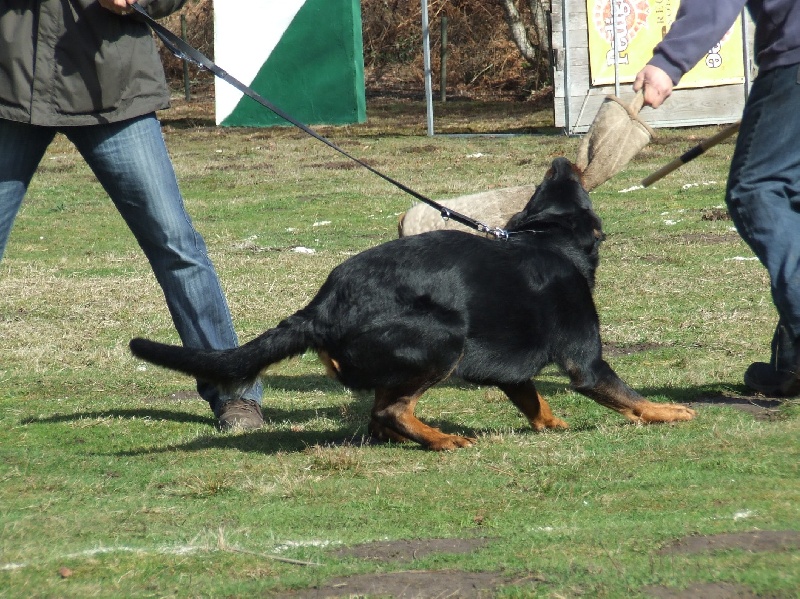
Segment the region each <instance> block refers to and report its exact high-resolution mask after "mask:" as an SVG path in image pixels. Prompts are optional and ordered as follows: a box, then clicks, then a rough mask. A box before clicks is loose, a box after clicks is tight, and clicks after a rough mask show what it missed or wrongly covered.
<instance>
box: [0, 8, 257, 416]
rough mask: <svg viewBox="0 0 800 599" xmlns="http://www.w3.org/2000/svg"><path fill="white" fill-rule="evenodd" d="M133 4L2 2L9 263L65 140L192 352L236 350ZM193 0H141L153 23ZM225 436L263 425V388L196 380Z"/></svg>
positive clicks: (0, 239) (1, 142) (154, 62)
mask: <svg viewBox="0 0 800 599" xmlns="http://www.w3.org/2000/svg"><path fill="white" fill-rule="evenodd" d="M134 1H135V0H69V1H67V0H20V1H18V2H14V3H11V4H9V3H7V2H6V3H4V4H3V6H0V258H2V255H3V252H4V250H5V247H6V243H7V241H8V238H9V235H10V233H11V228H12V226H13V223H14V219H15V218H16V215H17V212H18V211H19V208H20V205H21V203H22V200H23V196H24V195H25V192H26V191H27V188H28V185H29V184H30V181H31V179H32V177H33V175H34V172H35V171H36V169H37V167H38V165H39V162H40V161H41V159H42V157H43V155H44V153H45V150H46V149H47V147H48V146H49V145H50V142H52V141H53V138H54V137H55V135H56V133H62V134H63V135H65V136H66V137H67V139H69V140H70V141H71V142H72V143H73V144H74V145H75V147H76V148H77V149H78V151H79V152H80V153H81V156H82V157H83V158H84V160H86V162H87V163H88V165H89V166H90V167H91V169H92V171H93V172H94V174H95V176H96V177H97V178H98V180H99V181H100V183H101V184H102V185H103V188H104V189H105V191H106V192H107V193H108V195H109V196H110V198H111V200H112V202H113V203H114V205H115V207H116V208H117V210H118V211H119V213H120V215H121V216H122V218H123V219H124V220H125V223H126V224H127V225H128V227H129V228H130V230H131V232H132V233H133V235H134V237H135V238H136V240H137V242H138V243H139V245H140V247H141V248H142V250H143V252H144V254H145V256H146V257H147V260H148V261H149V263H150V266H151V268H152V269H153V273H154V274H155V277H156V279H157V281H158V283H159V285H160V286H161V289H162V290H163V292H164V296H165V298H166V302H167V306H168V308H169V311H170V314H171V316H172V320H173V322H174V324H175V327H176V329H177V331H178V334H179V335H180V338H181V341H182V342H183V344H184V345H185V346H187V347H195V348H207V349H227V348H232V347H236V346H237V345H238V340H237V337H236V333H235V332H234V329H233V323H232V319H231V314H230V310H229V308H228V304H227V301H226V300H225V296H224V294H223V292H222V288H221V286H220V283H219V280H218V278H217V273H216V271H215V269H214V266H213V264H212V263H211V261H210V259H209V257H208V253H207V249H206V245H205V242H204V240H203V238H202V237H201V235H200V234H199V233H198V232H197V231H196V230H195V228H194V226H193V225H192V222H191V219H190V218H189V215H188V214H187V212H186V210H185V208H184V203H183V198H182V196H181V193H180V190H179V189H178V183H177V180H176V177H175V172H174V169H173V166H172V162H171V160H170V158H169V155H168V153H167V149H166V145H165V143H164V138H163V135H162V132H161V125H160V123H159V121H158V120H157V118H156V114H155V111H156V110H162V109H164V108H167V107H168V106H169V89H168V87H167V83H166V79H165V76H164V69H163V66H162V64H161V61H160V59H159V56H158V52H157V49H156V46H155V43H154V41H153V37H152V34H151V32H150V29H149V28H148V26H147V25H146V24H144V23H142V22H139V21H138V20H137V19H136V18H135V17H132V16H129V15H130V14H131V13H132V12H133V11H132V9H131V8H130V6H129V5H130V4H132V3H133V2H134ZM185 2H186V0H139V4H140V5H141V6H142V7H144V8H145V9H146V10H147V11H148V13H149V14H151V15H152V16H153V17H156V18H161V17H164V16H167V15H168V14H170V13H172V12H175V11H177V10H178V9H180V8H181V6H182V5H183V4H184V3H185ZM197 389H198V392H199V394H200V395H201V396H202V397H203V398H204V399H205V400H206V401H208V403H209V404H210V406H211V408H212V410H213V411H214V414H215V415H216V417H217V419H218V424H219V426H220V428H221V429H229V428H234V427H238V428H243V429H252V428H257V427H260V426H261V425H262V424H263V422H264V421H263V417H262V414H261V407H260V403H261V385H260V384H255V385H253V386H252V387H250V388H248V389H246V390H245V391H244V392H243V393H242V394H241V395H240V394H237V395H235V396H234V395H224V394H220V393H219V392H218V391H217V390H216V389H215V388H214V387H213V386H211V385H208V384H205V383H202V382H198V385H197Z"/></svg>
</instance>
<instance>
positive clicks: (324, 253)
mask: <svg viewBox="0 0 800 599" xmlns="http://www.w3.org/2000/svg"><path fill="white" fill-rule="evenodd" d="M437 111H438V112H437V130H439V131H441V132H445V133H478V132H500V133H515V134H517V135H513V136H511V135H505V136H499V137H498V136H495V137H489V136H462V135H458V136H453V135H437V136H435V137H432V138H431V137H427V136H425V130H424V122H425V119H424V117H425V115H424V106H423V105H422V104H421V103H409V102H393V101H388V100H381V101H374V102H372V103H371V104H370V106H369V117H370V118H369V122H368V123H367V124H365V125H359V126H350V127H340V128H322V129H321V131H322V132H323V133H324V134H327V135H329V136H330V137H332V138H333V139H334V140H335V141H337V142H338V143H340V144H341V145H342V146H343V147H345V148H346V149H347V150H348V151H349V152H351V153H353V154H355V155H357V156H359V157H361V158H363V159H365V160H367V161H368V162H369V163H370V164H371V165H372V166H374V167H376V168H378V169H380V170H382V171H385V172H386V173H388V174H390V175H392V176H393V177H395V178H397V179H399V180H401V181H403V182H404V183H406V184H407V185H409V186H411V187H413V188H415V189H417V190H418V191H420V192H422V193H424V194H426V195H428V196H430V197H434V198H443V197H450V196H455V195H459V194H462V193H471V192H477V191H482V190H485V189H489V188H496V187H505V186H512V185H521V184H529V183H535V182H537V181H538V180H539V179H540V178H541V175H542V174H543V172H544V170H545V169H546V167H547V165H549V163H550V161H551V160H552V158H553V157H555V156H559V155H564V156H567V157H569V158H574V157H575V152H576V148H577V143H578V142H577V140H576V139H571V138H567V137H565V136H563V135H562V134H561V133H560V132H559V131H556V130H554V129H552V128H551V127H550V125H549V124H550V123H551V122H552V116H551V114H550V111H548V110H546V109H536V108H535V107H534V106H532V105H529V104H524V103H507V104H504V103H482V104H478V103H472V102H451V103H448V104H447V105H446V106H444V107H442V106H439V107H437ZM210 115H211V107H210V105H209V104H208V103H207V102H202V101H198V102H195V103H193V104H190V105H188V106H187V105H185V103H183V102H181V101H176V107H175V108H174V109H173V110H171V111H168V112H166V113H164V114H163V115H162V117H163V119H164V128H165V135H166V137H167V144H168V146H169V148H170V151H171V153H172V156H173V159H174V162H175V166H176V169H177V171H178V177H179V179H180V183H181V187H182V190H183V192H184V195H185V198H186V202H187V206H188V209H189V211H190V213H191V214H192V216H193V218H194V221H195V224H196V226H197V227H198V229H199V230H200V231H201V232H202V233H203V235H204V236H205V238H206V241H207V243H208V245H209V250H210V253H211V256H212V258H213V260H214V261H215V264H216V266H217V270H218V272H219V274H220V278H221V280H222V284H223V287H224V288H225V291H226V293H227V297H228V300H229V302H230V305H231V309H232V312H233V314H234V320H235V324H236V327H237V330H238V332H239V335H240V338H241V339H243V340H247V339H250V338H251V337H253V336H255V335H256V334H258V333H260V332H261V331H263V330H264V329H265V328H267V327H269V326H272V325H274V324H276V323H277V322H278V321H279V320H281V319H282V318H283V317H285V316H287V315H288V314H290V313H291V312H293V311H294V310H296V309H299V308H300V307H302V306H303V305H304V304H305V302H307V301H308V300H309V299H310V298H311V297H312V296H313V294H314V293H315V291H316V289H317V288H318V286H319V285H320V284H321V282H322V281H323V280H324V278H325V276H326V275H327V273H328V272H329V271H330V269H331V268H332V267H334V266H335V265H336V264H338V263H340V262H341V261H343V260H345V259H346V258H347V257H348V256H350V255H352V254H353V253H356V252H359V251H361V250H364V249H366V248H369V247H371V246H374V245H376V244H378V243H380V242H383V241H387V240H389V239H392V238H394V237H395V236H396V231H397V228H396V225H397V220H398V216H399V215H400V214H401V213H402V212H403V211H405V210H407V209H408V208H409V207H410V205H411V203H412V202H411V200H410V199H409V198H408V197H407V196H404V195H403V194H402V192H400V191H398V190H396V189H394V188H392V187H389V186H388V185H387V184H386V183H385V182H383V181H381V180H380V179H378V178H376V177H375V176H374V175H372V174H370V173H369V172H367V171H365V170H363V169H358V168H353V166H352V165H351V164H349V163H347V162H346V161H345V159H343V158H342V157H340V156H338V155H336V154H334V153H333V152H332V151H331V150H330V149H329V148H327V147H326V146H324V145H322V144H320V143H319V142H317V141H315V140H313V139H310V138H308V137H307V136H305V135H303V134H301V133H300V132H297V131H295V130H293V129H285V128H278V129H267V130H253V129H224V130H223V129H217V128H215V127H213V126H211V123H210V120H209V119H210ZM715 131H716V128H711V127H710V128H703V129H683V130H673V131H666V130H664V131H659V132H658V138H657V139H656V140H655V141H653V142H652V143H651V144H650V145H649V146H648V147H647V148H646V149H645V150H644V151H643V152H642V153H641V154H640V155H639V156H638V157H637V158H636V159H635V160H634V161H633V162H632V163H631V164H629V165H628V167H627V168H626V169H625V171H624V172H622V173H620V174H619V175H618V176H617V177H616V178H614V179H613V180H612V181H610V182H608V183H606V184H605V185H603V186H601V187H600V188H598V189H597V190H596V191H594V192H593V193H592V197H593V201H594V204H595V209H596V211H597V212H598V213H599V214H600V216H601V217H602V218H603V220H604V227H605V231H606V234H607V240H606V242H605V244H604V246H603V248H602V250H601V265H600V270H599V271H598V281H597V288H596V292H595V298H596V303H597V306H598V310H599V313H600V317H601V322H602V333H603V339H604V343H605V346H606V355H607V359H608V360H609V362H611V364H612V365H613V366H614V368H615V369H616V370H617V372H618V373H619V374H620V375H621V376H622V377H623V378H624V379H625V380H626V381H627V382H628V383H629V384H630V385H631V386H633V387H634V388H636V389H637V390H639V391H640V392H642V393H643V394H644V395H647V396H648V397H650V398H653V399H654V400H656V401H679V402H686V403H690V404H692V405H693V406H695V407H696V408H697V410H698V416H697V418H696V419H695V420H694V421H692V422H689V423H685V424H680V425H676V426H648V427H640V426H632V425H629V424H626V423H625V422H624V421H623V419H622V418H620V417H619V416H618V415H616V414H614V413H612V412H610V411H608V410H605V409H604V408H602V407H600V406H598V405H596V404H594V403H593V402H591V401H590V400H588V399H585V398H583V397H582V396H580V395H577V394H575V393H573V392H572V391H571V390H570V389H569V387H568V381H567V379H566V378H565V377H564V376H562V375H561V374H560V373H559V372H558V371H556V370H555V369H552V368H548V369H546V370H545V371H544V372H543V373H542V374H541V376H540V377H538V379H537V380H538V381H539V383H540V384H539V388H540V390H541V391H542V393H543V395H545V396H546V397H547V398H548V400H549V401H550V403H551V405H552V407H553V410H554V412H555V413H556V415H557V416H559V417H561V418H563V419H565V420H566V421H567V422H569V424H570V426H571V428H570V429H569V430H568V431H564V432H546V433H542V434H535V433H533V432H531V431H530V430H528V429H527V428H526V426H525V421H524V419H523V418H522V417H521V416H520V415H519V414H518V413H517V412H516V411H515V409H514V407H513V406H512V405H511V404H510V402H508V401H507V400H506V399H505V398H504V396H503V395H502V394H501V393H500V392H499V391H497V390H495V389H491V388H478V387H474V386H470V385H465V384H461V383H459V382H458V381H451V382H448V383H446V384H444V385H442V386H440V387H438V388H435V389H434V390H432V391H430V392H429V393H428V394H426V396H425V397H424V398H423V400H422V401H421V402H420V405H419V408H418V415H419V416H420V417H421V418H422V419H423V420H426V421H427V422H429V423H433V424H435V425H436V426H440V427H442V428H443V429H444V430H446V431H452V432H457V431H461V432H465V433H468V434H469V435H470V436H475V437H477V438H478V444H477V445H476V446H475V447H473V448H470V449H464V450H460V451H454V452H448V453H444V454H436V453H430V452H425V451H423V450H420V449H419V448H418V447H417V446H415V445H397V444H390V445H376V444H370V443H366V442H365V439H364V435H365V433H366V423H367V414H368V410H369V405H370V399H369V398H368V397H363V396H360V395H352V394H350V393H348V392H346V391H345V390H343V389H342V388H341V387H339V386H338V385H337V384H336V383H334V382H332V381H330V380H329V379H327V378H325V376H324V370H323V368H322V366H321V365H320V364H319V362H318V361H317V359H316V357H315V356H312V355H306V356H302V357H300V358H297V359H294V360H291V361H288V362H285V363H282V364H279V365H276V366H275V367H274V368H272V369H271V370H270V372H269V374H268V375H267V377H266V378H265V384H266V392H265V397H264V404H263V405H264V413H265V418H266V420H267V425H266V427H265V428H263V429H262V430H259V431H256V432H249V433H221V432H218V431H217V430H216V429H215V428H214V421H213V419H212V415H211V413H210V411H209V410H208V409H207V407H205V406H204V404H203V403H202V402H201V401H200V400H198V399H196V396H195V394H194V393H193V390H192V387H193V385H192V382H191V381H189V380H187V379H186V378H183V377H181V376H179V375H176V374H174V373H171V372H167V371H164V370H160V369H158V368H155V367H151V366H148V365H145V364H144V363H142V362H140V361H137V360H135V359H133V358H132V357H131V356H130V355H129V353H128V351H127V343H128V340H129V339H130V338H131V337H134V336H147V337H152V338H155V339H159V340H162V341H177V336H176V334H175V333H174V331H173V329H172V325H171V321H170V318H169V315H168V313H167V310H166V307H165V305H164V301H163V297H162V296H161V294H160V291H159V289H158V288H157V286H156V284H155V281H154V280H153V277H152V275H151V273H150V271H149V268H148V267H147V265H146V263H145V262H144V260H143V259H142V257H141V256H140V253H139V250H138V248H137V247H136V245H135V242H134V241H133V239H132V237H131V236H130V234H129V233H128V232H127V230H126V229H125V227H124V224H123V223H122V221H121V219H120V218H119V216H118V215H117V213H116V212H115V211H114V209H113V207H112V205H111V203H110V202H109V200H108V199H107V198H106V196H105V195H104V193H103V191H102V189H101V188H100V187H99V185H98V184H97V183H96V182H95V180H94V178H93V176H92V174H91V173H90V171H89V170H88V168H87V167H86V166H85V165H84V164H83V162H82V161H81V159H80V157H79V156H78V155H77V153H76V152H75V151H74V149H73V148H72V147H71V146H70V145H69V144H68V143H67V142H66V141H65V140H64V139H63V138H58V139H57V141H56V143H54V144H53V146H52V147H51V148H50V150H49V152H48V154H47V156H46V157H45V159H44V161H43V163H42V165H41V167H40V169H39V172H38V174H37V176H36V177H35V178H34V181H33V184H32V186H31V189H30V192H29V194H28V196H27V198H26V202H25V204H24V205H23V208H22V211H21V213H20V215H19V218H18V220H17V223H16V226H15V229H14V231H13V233H12V238H11V242H10V244H9V246H8V249H7V252H6V256H5V258H4V260H3V262H2V263H0V286H1V288H2V293H0V352H2V353H1V355H2V361H1V362H0V383H1V387H0V458H2V459H0V505H2V509H0V533H1V534H0V597H117V596H119V597H236V596H277V597H327V596H343V597H355V596H371V597H372V596H374V597H445V596H446V597H478V596H480V597H488V596H499V597H578V596H586V597H635V596H653V597H693V596H706V597H733V596H736V597H751V596H752V597H755V596H762V597H797V596H798V591H797V589H798V588H800V553H798V549H800V477H798V457H800V456H799V455H798V454H799V453H800V452H798V436H799V433H800V418H799V414H798V412H799V410H798V402H797V401H796V400H795V401H786V402H783V403H778V402H766V401H761V400H760V399H759V398H753V397H751V396H749V395H748V394H747V391H746V389H745V388H744V387H743V386H742V384H741V377H742V373H743V372H744V369H745V368H746V367H747V365H748V364H750V363H751V362H752V361H754V360H764V359H766V358H768V347H769V340H770V338H771V334H772V330H773V328H774V324H775V315H774V311H773V307H772V304H771V300H770V295H769V286H768V280H767V277H766V275H765V272H764V270H763V268H762V267H761V266H760V264H759V263H758V262H757V261H756V260H754V259H753V255H752V253H751V252H750V250H749V249H748V248H747V247H746V246H745V244H743V243H742V241H741V240H740V238H739V237H738V236H737V234H736V233H735V231H733V229H732V225H731V222H730V221H729V220H727V219H726V218H725V210H724V207H723V206H722V203H723V194H724V181H725V177H726V169H727V165H728V162H729V158H730V154H731V151H732V142H731V141H729V142H726V143H723V144H722V145H720V146H717V147H715V148H714V149H712V150H710V151H709V152H708V153H707V154H706V155H704V156H702V157H701V158H699V159H697V160H695V161H694V162H692V163H690V164H688V165H686V166H685V167H683V168H682V169H680V170H679V171H677V172H675V173H673V174H672V175H670V176H669V177H667V178H666V179H664V180H662V181H661V182H659V183H657V184H656V185H655V186H654V187H653V188H650V189H647V190H637V191H627V192H624V193H623V192H622V191H621V190H629V189H630V188H631V187H633V186H634V185H636V184H637V183H638V181H639V180H641V179H642V178H643V177H644V176H646V175H647V174H649V173H651V172H653V171H654V170H656V169H657V168H658V167H660V166H661V165H663V164H665V163H666V162H668V161H669V160H671V159H672V158H674V157H675V156H678V155H680V154H681V153H682V152H683V151H685V150H686V149H688V148H689V147H691V146H693V145H695V144H696V143H698V142H699V140H701V139H703V138H704V137H707V136H709V135H711V134H713V133H714V132H715ZM297 248H307V249H308V250H313V252H304V253H301V252H298V251H296V250H297ZM741 408H744V409H741Z"/></svg>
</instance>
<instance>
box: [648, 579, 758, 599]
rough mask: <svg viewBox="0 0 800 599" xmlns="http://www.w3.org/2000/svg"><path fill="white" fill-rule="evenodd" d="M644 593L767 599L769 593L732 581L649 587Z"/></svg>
mask: <svg viewBox="0 0 800 599" xmlns="http://www.w3.org/2000/svg"><path fill="white" fill-rule="evenodd" d="M643 590H644V594H645V595H647V596H648V597H655V598H656V599H696V598H697V597H703V598H704V599H757V598H758V599H765V598H768V597H769V595H756V594H755V593H754V592H753V591H751V590H750V589H749V588H748V587H746V586H744V585H741V584H732V583H730V582H708V583H705V584H695V585H692V586H690V587H687V588H685V589H671V588H669V587H647V588H645V589H643Z"/></svg>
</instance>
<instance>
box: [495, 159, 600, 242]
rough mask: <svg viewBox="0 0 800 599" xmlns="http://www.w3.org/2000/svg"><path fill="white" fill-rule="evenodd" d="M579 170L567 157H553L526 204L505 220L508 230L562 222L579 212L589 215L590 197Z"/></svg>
mask: <svg viewBox="0 0 800 599" xmlns="http://www.w3.org/2000/svg"><path fill="white" fill-rule="evenodd" d="M581 175H582V174H581V171H580V169H578V167H577V166H575V165H574V164H572V163H571V162H570V161H569V160H567V159H566V158H556V159H555V160H554V161H553V163H552V165H551V166H550V169H549V170H548V171H547V173H545V176H544V179H543V180H542V182H541V184H540V185H539V186H538V187H537V188H536V191H535V192H534V194H533V196H532V197H531V199H530V200H529V201H528V204H527V205H526V206H525V208H523V209H522V210H521V211H520V212H518V213H517V214H515V215H514V216H512V217H511V218H510V219H509V221H508V222H507V223H506V229H508V230H509V231H521V230H525V229H534V228H537V227H538V228H541V227H545V226H556V225H558V226H563V223H564V222H568V221H572V220H573V219H575V218H576V217H577V215H579V214H580V213H582V212H585V211H588V212H590V213H591V214H592V215H594V213H593V212H592V201H591V199H590V198H589V194H588V193H587V192H586V190H585V189H584V188H583V183H582V179H581Z"/></svg>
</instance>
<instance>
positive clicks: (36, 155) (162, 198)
mask: <svg viewBox="0 0 800 599" xmlns="http://www.w3.org/2000/svg"><path fill="white" fill-rule="evenodd" d="M58 131H61V132H62V133H63V134H64V135H66V137H67V138H68V139H69V140H70V141H71V142H72V143H73V144H74V145H75V147H76V148H77V149H78V151H79V152H80V153H81V156H83V158H84V159H85V160H86V162H87V163H88V165H89V166H90V167H91V169H92V171H93V172H94V174H95V175H96V176H97V178H98V180H99V181H100V183H101V184H102V186H103V188H104V189H105V190H106V192H107V193H108V195H109V196H110V197H111V200H112V201H113V202H114V205H115V206H116V208H117V210H118V211H119V213H120V214H121V215H122V218H123V219H125V223H126V224H127V225H128V227H129V228H130V230H131V232H132V233H133V234H134V236H135V237H136V241H137V242H138V243H139V246H140V247H141V248H142V250H143V251H144V254H145V256H146V257H147V259H148V261H149V262H150V266H151V267H152V269H153V273H154V274H155V276H156V280H157V281H158V283H159V285H160V286H161V289H162V291H163V292H164V296H165V298H166V300H167V307H168V308H169V311H170V314H171V315H172V320H173V322H174V323H175V328H176V329H177V330H178V334H179V335H180V338H181V341H182V342H183V344H184V345H185V346H186V347H198V348H204V349H227V348H231V347H236V346H237V345H238V340H237V338H236V333H235V332H234V329H233V323H232V320H231V315H230V311H229V309H228V304H227V301H226V300H225V296H224V295H223V292H222V288H221V287H220V284H219V280H218V278H217V273H216V271H215V270H214V265H213V264H212V263H211V260H210V259H209V257H208V253H207V250H206V245H205V242H204V241H203V238H202V237H201V236H200V234H199V233H198V232H197V231H196V230H195V229H194V226H193V225H192V221H191V219H190V218H189V215H188V214H187V213H186V210H185V208H184V205H183V198H182V196H181V193H180V190H179V189H178V182H177V180H176V178H175V172H174V170H173V168H172V162H171V161H170V158H169V155H168V154H167V148H166V145H165V144H164V138H163V136H162V134H161V125H160V124H159V122H158V120H157V119H156V117H155V115H154V114H150V115H146V116H142V117H138V118H135V119H131V120H128V121H123V122H120V123H112V124H103V125H91V126H82V127H63V128H60V129H56V128H52V127H38V126H35V125H29V124H25V123H17V122H13V121H7V120H3V119H0V258H2V256H3V252H4V250H5V247H6V243H7V241H8V237H9V234H10V233H11V228H12V226H13V223H14V219H15V217H16V215H17V212H18V211H19V207H20V205H21V204H22V199H23V196H24V195H25V192H26V190H27V188H28V185H29V183H30V181H31V179H32V178H33V174H34V172H35V171H36V168H37V166H38V165H39V162H40V161H41V159H42V156H43V155H44V153H45V150H46V149H47V146H48V145H50V142H52V141H53V138H54V137H55V135H56V133H57V132H58ZM197 390H198V392H199V393H200V395H201V396H202V397H203V399H205V400H206V401H208V402H209V404H210V405H211V408H212V409H213V410H214V412H215V413H217V412H218V410H219V407H220V405H221V404H222V403H223V402H225V401H227V400H229V399H234V398H233V397H231V396H229V395H221V394H220V393H219V392H218V391H217V390H216V389H215V388H214V387H212V386H211V385H208V384H205V383H202V382H198V385H197ZM237 397H239V396H237ZM241 397H244V398H246V399H252V400H254V401H257V402H259V403H260V401H261V385H260V383H259V384H257V385H255V386H253V387H252V388H250V389H248V390H247V391H246V392H245V393H243V394H242V395H241Z"/></svg>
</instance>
